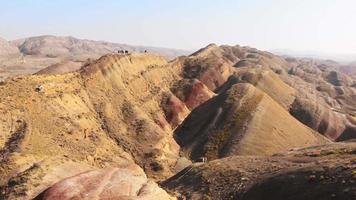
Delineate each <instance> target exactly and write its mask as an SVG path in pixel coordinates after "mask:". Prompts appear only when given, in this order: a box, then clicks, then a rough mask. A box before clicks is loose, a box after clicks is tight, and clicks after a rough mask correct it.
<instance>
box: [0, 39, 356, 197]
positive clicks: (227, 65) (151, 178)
mask: <svg viewBox="0 0 356 200" xmlns="http://www.w3.org/2000/svg"><path fill="white" fill-rule="evenodd" d="M44 38H47V37H44ZM42 39H43V38H42ZM42 39H38V38H37V39H29V40H28V41H27V42H26V40H21V41H14V42H10V43H5V44H2V47H3V48H4V49H5V50H2V51H0V52H3V53H2V55H3V57H7V58H10V57H13V56H14V57H16V55H17V54H20V55H22V56H23V57H24V58H25V60H26V59H27V58H28V59H30V60H31V59H34V60H32V62H33V63H35V60H36V59H37V60H36V62H39V63H41V61H44V62H51V64H50V65H48V63H46V64H43V65H42V67H40V69H39V68H36V69H38V70H37V71H36V70H34V68H31V67H29V68H31V75H28V73H27V72H29V71H26V70H22V71H21V70H17V72H18V73H17V75H16V76H13V74H11V75H9V76H8V77H7V78H6V80H3V81H1V82H0V113H2V114H1V115H0V122H1V126H0V133H1V136H2V137H0V177H2V178H1V181H0V199H20V200H21V199H38V200H42V199H43V200H50V199H58V200H59V199H65V200H66V199H68V200H69V199H119V200H126V199H152V200H156V199H158V200H159V199H162V200H163V199H178V200H181V199H218V200H220V199H221V200H223V199H224V200H225V199H241V200H259V199H266V200H284V199H288V200H300V199H305V200H329V199H330V200H332V199H337V200H344V199H355V198H356V184H355V181H356V163H355V159H356V143H355V139H356V79H355V77H354V76H352V74H351V73H344V72H345V71H344V68H343V67H344V65H343V64H339V63H337V62H334V61H330V60H320V59H312V58H294V57H291V56H286V57H284V56H278V55H275V54H273V53H270V52H267V51H261V50H258V49H255V48H251V47H244V46H239V45H234V46H230V45H221V46H219V45H216V44H210V45H208V46H206V47H203V48H202V49H200V50H198V51H196V52H194V53H192V54H190V55H188V54H186V55H182V54H185V53H184V52H181V53H182V54H179V55H181V56H178V57H175V58H174V59H167V58H165V56H162V53H161V55H160V54H158V53H159V52H158V53H157V52H154V51H153V49H152V50H150V49H148V48H147V50H148V52H147V53H146V52H141V51H142V50H146V48H143V49H135V50H133V49H129V48H128V47H125V48H123V49H125V50H126V49H128V50H129V51H130V52H129V53H127V54H125V53H120V52H117V51H115V50H117V49H115V48H114V49H115V50H106V47H107V46H110V45H111V44H103V43H100V45H99V44H97V43H95V44H96V45H97V46H95V47H93V46H92V42H89V41H83V40H80V41H77V40H76V39H73V38H65V40H63V38H59V39H58V38H57V37H55V38H54V39H53V38H52V36H51V37H50V39H49V40H50V41H51V43H50V44H51V45H48V44H49V43H48V41H46V39H44V40H42ZM41 41H42V42H41ZM63 41H65V42H63ZM73 43H74V44H75V45H74V46H71V45H72V44H73ZM88 43H90V44H88ZM69 44H70V45H69ZM68 45H69V46H71V47H68ZM49 46H52V47H53V48H52V47H49ZM16 47H17V48H16ZM54 47H55V48H54ZM57 47H58V48H57ZM105 51H107V52H105ZM19 52H20V53H19ZM101 52H104V53H103V54H104V55H102V56H100V55H101ZM163 52H165V51H163ZM174 52H176V51H175V50H174ZM165 55H166V57H167V54H165ZM97 57H98V58H97ZM63 58H65V59H63ZM88 58H89V59H88ZM5 63H6V62H5ZM7 63H8V62H7ZM22 66H23V68H26V66H27V64H26V62H25V63H24V64H23V65H22ZM7 69H8V68H3V70H4V71H6V70H7Z"/></svg>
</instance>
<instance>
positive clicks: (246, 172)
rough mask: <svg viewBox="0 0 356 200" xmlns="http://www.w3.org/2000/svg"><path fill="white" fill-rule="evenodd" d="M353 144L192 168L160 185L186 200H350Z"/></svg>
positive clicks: (354, 192) (239, 158) (355, 191)
mask: <svg viewBox="0 0 356 200" xmlns="http://www.w3.org/2000/svg"><path fill="white" fill-rule="evenodd" d="M355 150H356V143H349V144H347V143H345V144H343V143H339V144H328V145H323V146H317V147H311V148H310V147H309V148H305V149H295V150H292V151H288V152H286V153H283V154H276V155H273V156H267V157H260V156H233V157H228V158H224V159H218V160H214V161H212V162H209V163H206V164H203V163H197V164H194V165H192V166H190V167H187V168H186V169H184V170H182V171H181V172H180V173H178V174H177V175H175V176H173V177H171V178H170V179H168V180H166V181H165V182H163V183H162V185H163V187H164V188H167V189H168V190H171V191H175V192H178V193H179V194H180V196H183V197H184V198H187V199H224V200H225V199H241V200H255V199H268V200H270V199H271V200H272V199H274V200H275V199H281V200H282V199H289V200H300V199H306V200H329V199H330V200H331V199H339V200H344V199H350V200H351V199H354V198H355V196H356V186H355V181H356V174H355V172H356V171H355V170H356V164H355V160H354V158H355V156H356V155H355Z"/></svg>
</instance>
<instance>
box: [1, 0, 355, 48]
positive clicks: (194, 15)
mask: <svg viewBox="0 0 356 200" xmlns="http://www.w3.org/2000/svg"><path fill="white" fill-rule="evenodd" d="M43 34H54V35H72V36H75V37H79V38H88V39H95V40H107V41H113V42H120V43H128V44H137V45H151V46H162V47H174V48H182V49H191V50H193V49H196V48H200V47H203V46H205V45H207V44H209V43H217V44H241V45H249V46H253V47H257V48H260V49H291V50H303V51H320V52H327V53H340V54H356V0H141V1H139V0H126V1H122V0H0V37H3V38H5V39H8V40H11V39H17V38H22V37H28V36H34V35H43Z"/></svg>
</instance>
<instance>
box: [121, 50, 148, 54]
mask: <svg viewBox="0 0 356 200" xmlns="http://www.w3.org/2000/svg"><path fill="white" fill-rule="evenodd" d="M117 53H119V54H129V53H130V52H129V51H128V50H118V51H117ZM144 53H147V50H145V51H144Z"/></svg>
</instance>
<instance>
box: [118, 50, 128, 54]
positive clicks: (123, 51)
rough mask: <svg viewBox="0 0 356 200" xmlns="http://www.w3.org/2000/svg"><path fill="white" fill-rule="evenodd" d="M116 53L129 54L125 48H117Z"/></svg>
mask: <svg viewBox="0 0 356 200" xmlns="http://www.w3.org/2000/svg"><path fill="white" fill-rule="evenodd" d="M117 53H119V54H129V51H127V50H118V51H117Z"/></svg>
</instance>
